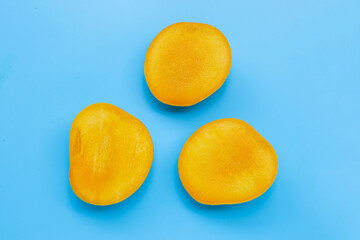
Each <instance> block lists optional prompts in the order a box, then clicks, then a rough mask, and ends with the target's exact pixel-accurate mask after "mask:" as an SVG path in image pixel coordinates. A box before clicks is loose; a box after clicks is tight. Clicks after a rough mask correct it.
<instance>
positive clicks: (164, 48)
mask: <svg viewBox="0 0 360 240" xmlns="http://www.w3.org/2000/svg"><path fill="white" fill-rule="evenodd" d="M230 67H231V49H230V45H229V43H228V41H227V39H226V38H225V36H224V35H223V34H222V33H221V32H220V31H219V30H218V29H217V28H215V27H213V26H210V25H208V24H203V23H189V22H180V23H175V24H172V25H170V26H168V27H166V28H165V29H164V30H162V31H161V32H160V33H159V34H158V35H157V36H156V37H155V39H154V40H153V41H152V43H151V45H150V47H149V49H148V50H147V53H146V58H145V66H144V70H145V78H146V82H147V84H148V86H149V88H150V91H151V92H152V94H153V95H154V96H155V97H156V98H157V99H158V100H159V101H161V102H163V103H165V104H168V105H173V106H191V105H194V104H196V103H198V102H200V101H202V100H204V99H205V98H207V97H208V96H210V95H211V94H213V93H214V92H215V91H216V90H217V89H219V88H220V87H221V85H222V84H223V83H224V81H225V79H226V77H227V76H228V74H229V72H230Z"/></svg>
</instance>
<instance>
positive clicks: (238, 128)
mask: <svg viewBox="0 0 360 240" xmlns="http://www.w3.org/2000/svg"><path fill="white" fill-rule="evenodd" d="M178 169H179V175H180V179H181V182H182V184H183V185H184V187H185V189H186V191H187V192H188V193H189V194H190V196H191V197H192V198H194V199H195V200H196V201H198V202H200V203H203V204H208V205H221V204H236V203H243V202H247V201H250V200H252V199H254V198H257V197H259V196H260V195H261V194H263V193H264V192H265V191H266V190H267V189H268V188H269V187H270V186H271V185H272V183H273V182H274V180H275V177H276V174H277V169H278V161H277V156H276V153H275V150H274V148H273V147H272V146H271V145H270V143H268V142H267V141H266V140H265V139H264V138H263V137H262V136H261V135H260V134H259V133H258V132H257V131H256V130H255V129H254V128H253V127H251V126H250V125H249V124H247V123H246V122H244V121H241V120H239V119H235V118H226V119H220V120H216V121H213V122H210V123H208V124H206V125H204V126H202V127H201V128H199V129H198V130H197V131H196V132H195V133H194V134H192V135H191V137H190V138H189V139H188V140H187V141H186V143H185V145H184V147H183V149H182V150H181V154H180V157H179V162H178Z"/></svg>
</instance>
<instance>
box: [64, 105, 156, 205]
mask: <svg viewBox="0 0 360 240" xmlns="http://www.w3.org/2000/svg"><path fill="white" fill-rule="evenodd" d="M69 158H70V170H69V180H70V184H71V187H72V189H73V191H74V193H75V194H76V195H77V196H78V197H79V198H80V199H81V200H83V201H85V202H87V203H90V204H94V205H110V204H114V203H118V202H120V201H122V200H124V199H126V198H127V197H129V196H130V195H131V194H133V193H134V192H135V191H136V190H137V189H138V188H139V187H140V186H141V184H142V183H143V182H144V180H145V178H146V176H147V175H148V173H149V170H150V168H151V164H152V159H153V144H152V140H151V137H150V134H149V132H148V130H147V129H146V127H145V125H144V124H143V123H141V122H140V121H139V120H138V119H137V118H135V117H134V116H132V115H131V114H129V113H127V112H125V111H123V110H121V109H120V108H118V107H116V106H114V105H111V104H107V103H96V104H93V105H90V106H88V107H86V108H85V109H84V110H82V111H81V112H80V113H79V114H78V115H77V116H76V118H75V120H74V122H73V124H72V126H71V131H70V144H69Z"/></svg>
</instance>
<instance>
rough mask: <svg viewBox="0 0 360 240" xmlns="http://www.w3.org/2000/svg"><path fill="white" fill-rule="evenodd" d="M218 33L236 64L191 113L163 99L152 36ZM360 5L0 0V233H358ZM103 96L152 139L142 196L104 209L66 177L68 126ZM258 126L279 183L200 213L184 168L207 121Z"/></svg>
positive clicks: (289, 0)
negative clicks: (149, 71) (154, 83)
mask: <svg viewBox="0 0 360 240" xmlns="http://www.w3.org/2000/svg"><path fill="white" fill-rule="evenodd" d="M179 21H194V22H202V23H208V24H211V25H213V26H215V27H217V28H219V29H220V30H221V31H222V32H223V33H224V34H225V36H226V37H227V38H228V40H229V42H230V45H231V48H232V53H233V62H232V68H231V73H230V75H229V77H228V79H227V81H226V83H225V84H224V85H223V87H222V88H221V89H220V90H219V91H217V92H216V93H215V94H214V95H212V96H211V97H210V98H208V99H207V100H205V101H203V102H201V103H200V104H198V105H196V106H193V107H189V108H175V107H170V106H166V105H163V104H161V103H160V102H158V101H157V100H156V99H154V97H153V96H152V95H151V93H150V92H149V90H148V88H147V85H146V83H145V79H144V74H143V64H144V58H145V53H146V50H147V48H148V46H149V44H150V43H151V41H152V39H153V38H154V37H155V36H156V34H157V33H158V32H159V31H160V30H162V29H163V28H164V27H166V26H168V25H170V24H172V23H175V22H179ZM359 92H360V1H358V0H303V1H295V0H273V1H265V0H264V1H261V0H254V1H223V0H222V1H142V2H140V1H115V0H102V1H100V0H77V1H73V0H53V1H48V0H28V1H25V0H23V1H20V0H18V1H17V0H11V1H10V0H0V161H1V162H0V163H1V165H0V166H1V167H0V239H4V240H5V239H6V240H7V239H87V240H90V239H109V240H111V239H174V240H176V239H181V240H183V239H207V240H211V239H215V240H218V239H221V240H227V239H360V234H359V229H358V227H359V226H360V217H359V214H360V206H359V197H360V177H359V169H360V162H359V161H360V151H359V148H360V144H359V143H360V140H359V136H360V125H359V123H360V93H359ZM96 102H108V103H112V104H115V105H117V106H119V107H120V108H122V109H124V110H125V111H127V112H129V113H131V114H133V115H134V116H136V117H137V118H139V119H140V120H141V121H142V122H143V123H144V124H145V125H146V126H147V127H148V129H149V131H150V133H151V135H152V138H153V141H154V151H155V156H154V162H153V166H152V169H151V172H150V174H149V176H148V178H147V180H146V181H145V183H144V184H143V186H142V187H141V188H140V189H139V190H138V191H137V192H136V193H135V194H134V195H132V196H131V197H130V198H129V199H127V200H125V201H124V202H122V203H120V204H116V205H113V206H109V207H96V206H91V205H88V204H86V203H83V202H81V201H80V200H79V199H78V198H77V197H76V196H75V195H74V194H73V192H72V190H71V188H70V185H69V182H68V168H69V163H68V140H69V131H70V126H71V123H72V120H73V119H74V118H75V116H76V115H77V113H78V112H79V111H80V110H82V109H83V108H85V107H86V106H88V105H90V104H92V103H96ZM225 117H236V118H240V119H242V120H245V121H246V122H248V123H250V124H251V125H252V126H254V127H255V129H257V130H258V131H259V132H260V133H261V134H262V135H263V136H264V137H265V138H266V139H267V140H268V141H269V142H270V143H271V144H272V145H273V146H274V148H275V150H276V151H277V154H278V158H279V171H278V176H277V179H276V181H275V183H274V185H273V186H272V187H271V189H270V190H269V191H268V192H266V193H265V194H264V195H263V196H261V197H260V198H258V199H256V200H254V201H251V202H249V203H245V204H240V205H233V206H218V207H210V206H204V205H200V204H198V203H196V202H195V201H193V200H192V199H191V198H190V197H189V196H188V194H187V193H186V192H185V191H184V189H183V187H182V185H181V182H180V181H179V178H178V174H177V158H178V155H179V153H180V150H181V148H182V146H183V144H184V143H185V141H186V139H187V138H188V137H189V136H190V135H191V134H192V133H193V132H194V131H195V130H196V129H198V128H199V127H200V126H202V125H203V124H205V123H208V122H210V121H212V120H215V119H219V118H225Z"/></svg>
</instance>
